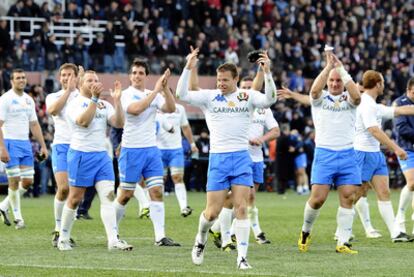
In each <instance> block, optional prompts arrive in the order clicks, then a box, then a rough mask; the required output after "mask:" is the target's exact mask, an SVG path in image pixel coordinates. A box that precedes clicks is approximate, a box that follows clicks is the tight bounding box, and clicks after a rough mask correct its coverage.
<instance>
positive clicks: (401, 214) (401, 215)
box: [395, 185, 413, 233]
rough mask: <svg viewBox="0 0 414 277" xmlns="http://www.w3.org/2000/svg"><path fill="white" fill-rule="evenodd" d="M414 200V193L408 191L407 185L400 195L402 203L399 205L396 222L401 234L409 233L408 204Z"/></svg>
mask: <svg viewBox="0 0 414 277" xmlns="http://www.w3.org/2000/svg"><path fill="white" fill-rule="evenodd" d="M412 199H413V192H412V191H410V190H409V189H408V186H407V185H405V186H404V187H403V189H402V190H401V193H400V202H399V203H398V210H397V215H396V216H395V222H396V225H397V226H398V228H399V229H400V232H403V233H407V231H406V229H405V211H406V210H407V207H408V204H409V203H411V201H412Z"/></svg>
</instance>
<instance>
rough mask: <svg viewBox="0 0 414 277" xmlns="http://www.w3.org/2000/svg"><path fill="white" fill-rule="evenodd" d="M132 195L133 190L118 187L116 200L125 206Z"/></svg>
mask: <svg viewBox="0 0 414 277" xmlns="http://www.w3.org/2000/svg"><path fill="white" fill-rule="evenodd" d="M133 195H134V191H132V190H123V189H120V190H119V192H118V197H117V201H118V202H119V204H121V205H124V206H125V205H126V204H127V203H128V202H129V199H131V198H132V196H133Z"/></svg>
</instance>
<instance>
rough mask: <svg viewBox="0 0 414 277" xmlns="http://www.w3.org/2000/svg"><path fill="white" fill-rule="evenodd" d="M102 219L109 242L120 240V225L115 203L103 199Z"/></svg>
mask: <svg viewBox="0 0 414 277" xmlns="http://www.w3.org/2000/svg"><path fill="white" fill-rule="evenodd" d="M101 219H102V223H103V225H104V226H105V232H106V237H107V239H108V243H112V242H115V241H117V240H118V226H117V221H116V212H115V207H114V205H113V203H112V202H111V203H102V201H101Z"/></svg>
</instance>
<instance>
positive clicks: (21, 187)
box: [19, 182, 27, 196]
mask: <svg viewBox="0 0 414 277" xmlns="http://www.w3.org/2000/svg"><path fill="white" fill-rule="evenodd" d="M26 192H27V189H25V188H24V187H23V186H22V182H19V193H20V196H22V195H23V194H25V193H26Z"/></svg>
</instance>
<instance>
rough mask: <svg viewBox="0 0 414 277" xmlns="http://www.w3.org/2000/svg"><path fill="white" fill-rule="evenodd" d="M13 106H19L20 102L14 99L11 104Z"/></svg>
mask: <svg viewBox="0 0 414 277" xmlns="http://www.w3.org/2000/svg"><path fill="white" fill-rule="evenodd" d="M11 104H12V105H19V102H18V101H17V100H16V99H13V100H12V102H11Z"/></svg>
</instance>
